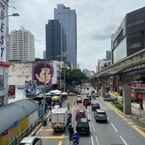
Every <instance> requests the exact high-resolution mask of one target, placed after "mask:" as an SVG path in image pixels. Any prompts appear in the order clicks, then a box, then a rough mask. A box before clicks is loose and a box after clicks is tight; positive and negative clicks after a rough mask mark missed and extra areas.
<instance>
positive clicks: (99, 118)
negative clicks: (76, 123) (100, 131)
mask: <svg viewBox="0 0 145 145" xmlns="http://www.w3.org/2000/svg"><path fill="white" fill-rule="evenodd" d="M94 118H95V120H96V122H106V123H107V122H108V117H107V113H106V112H105V111H104V110H101V109H97V110H96V111H95V112H94Z"/></svg>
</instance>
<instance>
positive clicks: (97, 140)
mask: <svg viewBox="0 0 145 145" xmlns="http://www.w3.org/2000/svg"><path fill="white" fill-rule="evenodd" d="M96 142H97V145H100V142H99V139H98V137H97V136H96Z"/></svg>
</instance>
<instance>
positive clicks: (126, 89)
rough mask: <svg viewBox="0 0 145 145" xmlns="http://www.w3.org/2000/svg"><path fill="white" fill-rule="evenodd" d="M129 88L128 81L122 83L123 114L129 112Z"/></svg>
mask: <svg viewBox="0 0 145 145" xmlns="http://www.w3.org/2000/svg"><path fill="white" fill-rule="evenodd" d="M129 93H130V88H129V86H128V83H124V84H123V97H124V101H123V112H124V113H125V114H131V98H130V96H129Z"/></svg>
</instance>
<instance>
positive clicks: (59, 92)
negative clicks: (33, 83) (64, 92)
mask: <svg viewBox="0 0 145 145" xmlns="http://www.w3.org/2000/svg"><path fill="white" fill-rule="evenodd" d="M50 93H52V94H56V95H60V94H61V91H60V90H52V91H50Z"/></svg>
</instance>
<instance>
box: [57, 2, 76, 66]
mask: <svg viewBox="0 0 145 145" xmlns="http://www.w3.org/2000/svg"><path fill="white" fill-rule="evenodd" d="M54 18H55V19H57V20H59V22H60V24H61V25H62V28H63V30H64V33H65V34H66V49H67V50H66V52H65V54H66V55H67V56H66V59H67V62H68V63H69V64H70V66H71V67H74V68H75V67H77V18H76V12H75V10H72V9H70V8H69V7H65V6H64V5H63V4H59V5H57V8H55V9H54Z"/></svg>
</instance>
